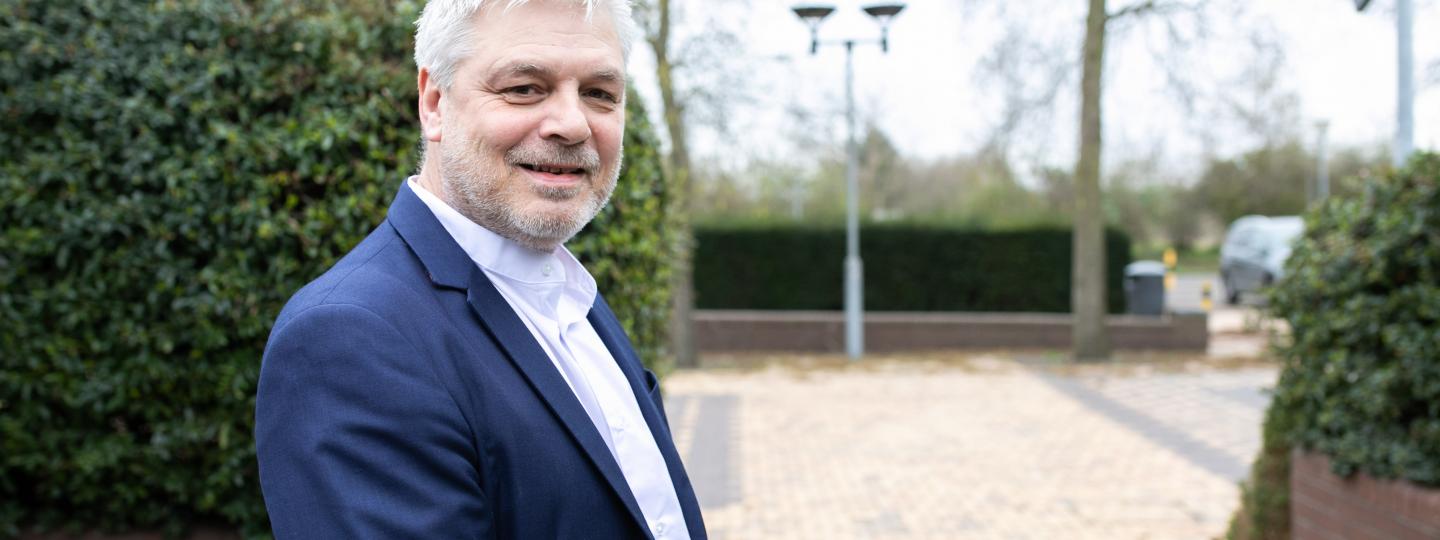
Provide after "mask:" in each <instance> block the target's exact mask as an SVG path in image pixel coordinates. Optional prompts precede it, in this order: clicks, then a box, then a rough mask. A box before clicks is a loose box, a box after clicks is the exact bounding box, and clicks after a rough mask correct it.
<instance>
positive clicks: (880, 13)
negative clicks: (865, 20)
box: [865, 3, 905, 52]
mask: <svg viewBox="0 0 1440 540" xmlns="http://www.w3.org/2000/svg"><path fill="white" fill-rule="evenodd" d="M903 9H905V4H900V3H895V4H872V5H869V6H865V13H868V14H870V16H871V17H874V18H875V22H878V23H880V51H881V52H890V21H891V20H892V19H894V18H895V16H896V15H899V14H900V10H903Z"/></svg>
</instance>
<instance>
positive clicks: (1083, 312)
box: [1070, 0, 1110, 361]
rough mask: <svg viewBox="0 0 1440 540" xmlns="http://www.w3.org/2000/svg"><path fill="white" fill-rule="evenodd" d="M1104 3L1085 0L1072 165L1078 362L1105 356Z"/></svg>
mask: <svg viewBox="0 0 1440 540" xmlns="http://www.w3.org/2000/svg"><path fill="white" fill-rule="evenodd" d="M1109 16H1110V15H1109V14H1108V13H1107V12H1106V11H1105V0H1090V12H1089V14H1088V15H1087V16H1086V17H1085V45H1084V48H1083V49H1082V51H1083V52H1082V53H1081V66H1082V67H1081V75H1080V156H1079V158H1078V159H1077V160H1076V162H1075V216H1074V221H1075V225H1074V241H1073V242H1072V247H1071V250H1072V251H1073V255H1072V257H1071V261H1072V262H1071V265H1072V266H1071V282H1070V311H1071V318H1072V319H1073V321H1074V323H1073V326H1072V327H1071V338H1072V340H1073V341H1072V351H1073V353H1072V354H1073V355H1074V357H1075V359H1076V360H1077V361H1094V360H1104V359H1108V358H1109V357H1110V334H1109V332H1108V331H1107V329H1106V328H1105V296H1106V294H1105V239H1104V217H1103V216H1102V215H1101V209H1100V150H1101V139H1100V134H1101V131H1100V128H1101V125H1100V92H1101V89H1102V87H1101V82H1102V81H1101V78H1102V77H1101V76H1102V73H1103V70H1104V66H1105V25H1106V23H1107V22H1108V19H1109Z"/></svg>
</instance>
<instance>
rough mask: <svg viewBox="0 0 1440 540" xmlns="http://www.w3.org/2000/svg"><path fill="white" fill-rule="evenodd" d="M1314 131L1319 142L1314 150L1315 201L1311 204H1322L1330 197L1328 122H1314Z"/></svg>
mask: <svg viewBox="0 0 1440 540" xmlns="http://www.w3.org/2000/svg"><path fill="white" fill-rule="evenodd" d="M1315 129H1316V130H1318V131H1319V132H1320V140H1319V141H1318V143H1317V144H1316V149H1315V155H1316V158H1315V201H1312V202H1324V201H1325V199H1326V198H1327V197H1329V196H1330V156H1329V155H1328V149H1327V148H1326V142H1327V141H1326V139H1327V138H1328V137H1327V136H1328V134H1329V131H1330V122H1329V121H1326V120H1321V121H1319V122H1316V123H1315Z"/></svg>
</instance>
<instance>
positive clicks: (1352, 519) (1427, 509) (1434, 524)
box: [1290, 450, 1440, 540]
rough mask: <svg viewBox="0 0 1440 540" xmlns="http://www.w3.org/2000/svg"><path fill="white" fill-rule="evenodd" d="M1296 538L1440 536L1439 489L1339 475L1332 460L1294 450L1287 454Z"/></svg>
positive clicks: (1406, 539) (1429, 538) (1396, 539)
mask: <svg viewBox="0 0 1440 540" xmlns="http://www.w3.org/2000/svg"><path fill="white" fill-rule="evenodd" d="M1290 530H1291V534H1292V538H1294V540H1332V539H1335V540H1339V539H1350V538H1373V539H1377V540H1379V539H1393V540H1409V539H1415V540H1422V539H1427V540H1434V539H1437V538H1440V489H1428V488H1422V487H1419V486H1416V485H1414V484H1411V483H1409V482H1405V481H1401V480H1377V479H1375V478H1371V477H1370V476H1368V475H1365V474H1360V473H1357V474H1355V475H1354V476H1353V477H1351V478H1341V477H1339V476H1336V475H1335V473H1333V472H1330V459H1329V458H1327V457H1325V456H1324V455H1322V454H1315V453H1308V452H1301V451H1299V450H1296V451H1295V452H1294V453H1293V454H1292V455H1291V458H1290Z"/></svg>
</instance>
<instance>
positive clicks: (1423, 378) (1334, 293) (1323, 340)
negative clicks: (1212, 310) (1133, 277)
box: [1226, 153, 1440, 540]
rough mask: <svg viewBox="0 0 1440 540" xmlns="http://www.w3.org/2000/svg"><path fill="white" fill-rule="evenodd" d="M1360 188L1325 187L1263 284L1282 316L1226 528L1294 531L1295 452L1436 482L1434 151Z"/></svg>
mask: <svg viewBox="0 0 1440 540" xmlns="http://www.w3.org/2000/svg"><path fill="white" fill-rule="evenodd" d="M1358 180H1359V181H1360V183H1362V184H1364V185H1366V186H1368V187H1367V188H1366V190H1367V191H1368V194H1367V195H1365V196H1363V197H1360V198H1348V199H1341V198H1331V199H1330V200H1328V201H1327V202H1326V203H1325V204H1324V205H1323V206H1320V207H1318V208H1315V209H1313V210H1311V211H1310V212H1309V213H1308V214H1307V215H1306V216H1305V228H1306V231H1305V235H1304V236H1303V237H1302V238H1301V239H1300V240H1299V241H1298V242H1297V243H1296V246H1295V250H1294V253H1293V254H1292V255H1291V257H1290V260H1289V261H1287V262H1286V278H1285V279H1284V280H1282V281H1280V282H1279V283H1277V284H1276V285H1275V287H1274V288H1272V289H1271V291H1270V304H1269V305H1270V310H1271V312H1272V313H1273V315H1275V316H1276V317H1279V318H1282V319H1284V320H1285V321H1287V322H1288V323H1289V324H1290V328H1291V330H1290V336H1289V337H1288V338H1286V339H1284V340H1282V342H1281V343H1279V344H1278V346H1277V347H1276V349H1277V351H1278V352H1279V354H1280V356H1281V358H1282V360H1283V362H1284V366H1283V370H1282V371H1281V374H1280V380H1279V382H1278V383H1277V384H1276V389H1275V398H1274V400H1273V401H1272V402H1271V404H1270V409H1269V410H1268V411H1267V412H1266V414H1265V430H1264V447H1263V449H1262V450H1261V452H1260V455H1259V456H1257V458H1256V461H1255V466H1254V467H1253V468H1252V472H1251V476H1250V479H1249V481H1247V482H1245V484H1244V485H1243V486H1242V495H1241V500H1240V502H1241V506H1240V509H1239V510H1237V511H1236V513H1235V516H1234V519H1233V520H1232V522H1231V524H1230V531H1229V532H1228V533H1227V535H1226V537H1227V538H1230V539H1234V540H1261V539H1282V538H1289V537H1290V516H1289V512H1290V508H1289V503H1290V488H1289V484H1290V449H1291V448H1293V447H1295V446H1296V445H1298V446H1300V447H1302V448H1306V449H1309V450H1313V451H1319V452H1321V453H1323V454H1326V455H1328V456H1329V457H1330V460H1331V464H1332V466H1333V467H1334V470H1335V472H1336V473H1338V474H1341V475H1349V474H1353V473H1355V472H1357V471H1363V472H1365V473H1367V474H1370V475H1372V476H1377V477H1382V478H1386V477H1389V478H1397V477H1398V478H1404V479H1407V480H1410V481H1412V482H1415V483H1418V484H1422V485H1430V486H1440V154H1434V153H1419V154H1417V155H1416V156H1415V157H1414V158H1412V159H1411V161H1410V163H1409V165H1408V166H1407V167H1406V168H1405V169H1403V170H1401V171H1399V172H1389V173H1387V174H1385V175H1384V176H1378V177H1377V176H1372V177H1361V178H1359V179H1358Z"/></svg>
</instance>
